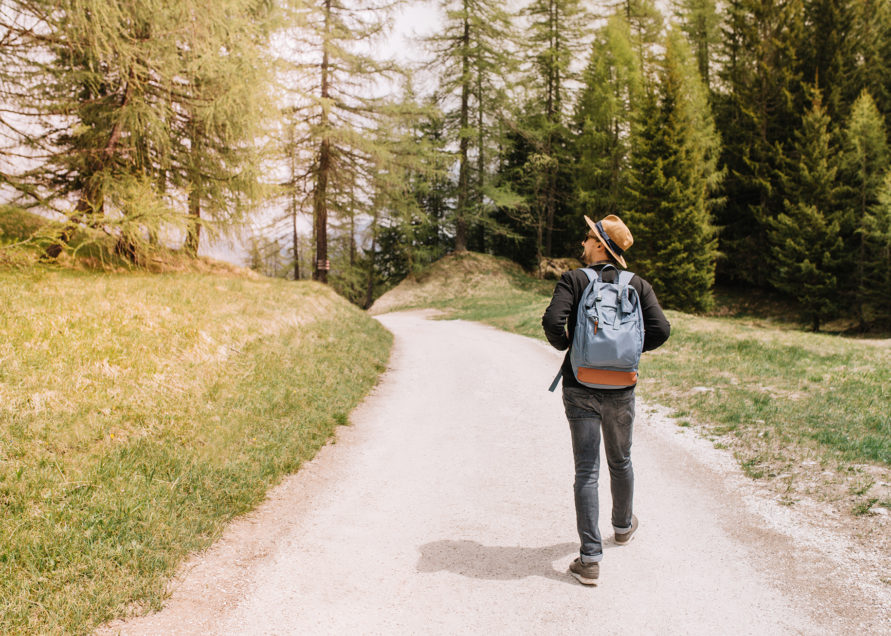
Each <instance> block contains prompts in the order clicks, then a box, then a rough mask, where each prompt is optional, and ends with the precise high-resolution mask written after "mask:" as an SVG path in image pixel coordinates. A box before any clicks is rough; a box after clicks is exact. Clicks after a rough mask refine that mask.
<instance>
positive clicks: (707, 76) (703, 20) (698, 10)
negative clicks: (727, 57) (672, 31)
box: [675, 0, 721, 91]
mask: <svg viewBox="0 0 891 636" xmlns="http://www.w3.org/2000/svg"><path fill="white" fill-rule="evenodd" d="M675 14H676V15H677V16H678V18H679V19H680V25H681V30H682V31H683V32H684V34H685V35H686V36H687V40H688V41H689V42H690V46H691V47H692V49H693V54H694V55H695V56H696V64H697V66H698V68H699V76H700V77H701V78H702V81H703V82H704V83H705V87H706V89H707V90H709V91H710V90H711V85H712V68H713V60H714V57H715V55H716V52H717V48H718V45H719V43H720V37H721V29H720V27H721V18H720V15H719V14H718V8H717V3H716V2H715V0H676V2H675Z"/></svg>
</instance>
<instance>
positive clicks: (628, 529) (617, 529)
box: [613, 524, 631, 534]
mask: <svg viewBox="0 0 891 636" xmlns="http://www.w3.org/2000/svg"><path fill="white" fill-rule="evenodd" d="M630 530H631V524H629V525H628V527H627V528H617V527H616V526H613V531H614V532H616V534H625V533H626V532H629V531H630Z"/></svg>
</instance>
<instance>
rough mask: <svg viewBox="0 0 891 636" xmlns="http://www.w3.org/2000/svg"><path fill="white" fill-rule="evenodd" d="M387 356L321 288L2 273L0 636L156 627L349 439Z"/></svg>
mask: <svg viewBox="0 0 891 636" xmlns="http://www.w3.org/2000/svg"><path fill="white" fill-rule="evenodd" d="M345 324H349V325H350V329H344V328H343V325H345ZM390 344H391V337H390V335H389V333H388V332H387V331H386V330H384V329H383V328H382V327H381V326H380V325H379V324H378V323H377V322H376V321H374V320H372V319H370V318H369V317H368V316H366V315H365V314H364V313H363V312H361V311H359V310H357V309H356V308H354V307H352V306H351V305H349V304H348V303H346V302H345V301H343V300H342V299H340V298H338V297H337V296H336V295H335V294H334V293H333V292H332V291H331V290H329V289H327V288H326V287H324V286H322V285H318V284H315V283H293V282H285V281H279V280H266V279H264V280H248V279H245V278H236V277H230V278H224V277H218V276H203V275H197V274H183V275H161V276H150V275H145V274H139V275H108V274H106V275H97V274H90V273H79V272H61V271H54V270H50V269H40V268H38V269H33V270H24V271H18V272H14V273H13V272H0V503H2V517H0V633H84V632H87V631H89V630H90V629H91V628H92V627H94V626H96V625H98V624H101V623H102V622H105V621H107V620H109V619H111V618H113V617H115V616H119V615H121V614H122V613H125V612H127V611H129V610H130V609H132V608H133V607H134V605H133V604H134V603H135V604H137V606H140V607H148V608H153V609H156V608H159V607H160V604H161V601H162V599H163V598H164V591H165V585H166V582H167V580H168V579H169V577H170V576H171V575H172V574H173V573H174V571H175V569H176V567H177V565H178V564H179V563H181V562H182V561H183V559H184V558H185V557H186V556H187V555H188V554H189V553H190V552H193V551H195V550H200V549H202V548H204V547H206V546H207V545H209V544H210V543H211V542H212V541H213V540H214V538H216V537H218V536H219V534H220V532H221V530H222V528H223V527H224V526H225V524H226V522H227V521H229V520H230V519H232V518H233V517H234V516H236V515H238V514H241V513H243V512H245V511H247V510H250V509H251V508H252V507H253V506H255V505H256V504H257V503H258V502H260V501H261V500H262V499H263V497H264V494H265V492H266V490H267V489H268V488H269V487H270V485H272V484H274V483H276V482H277V481H278V480H279V479H280V478H281V477H282V476H283V475H284V474H286V473H289V472H292V471H294V470H296V469H297V468H298V467H299V465H300V464H301V463H302V462H304V461H306V460H307V459H309V458H311V457H312V456H313V455H314V454H315V453H316V451H317V450H318V449H319V448H320V447H321V446H322V445H323V444H324V443H325V442H326V441H327V440H328V439H329V438H330V436H331V434H332V432H333V431H334V429H335V427H336V426H338V425H341V424H345V423H346V422H347V414H348V413H349V412H350V411H351V410H352V409H353V407H354V406H355V405H356V404H357V403H358V402H359V401H360V399H361V398H362V397H363V396H364V395H365V393H366V392H367V391H368V390H369V388H370V387H371V386H372V385H373V384H374V383H375V382H376V380H377V378H378V376H379V374H380V373H381V371H382V370H383V369H384V368H385V364H386V360H387V357H388V354H389V348H390ZM347 379H348V381H345V380H347Z"/></svg>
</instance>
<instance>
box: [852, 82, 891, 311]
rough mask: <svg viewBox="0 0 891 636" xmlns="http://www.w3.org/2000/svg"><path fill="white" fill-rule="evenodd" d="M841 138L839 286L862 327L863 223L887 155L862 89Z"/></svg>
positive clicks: (877, 116) (880, 126)
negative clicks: (842, 255) (841, 200)
mask: <svg viewBox="0 0 891 636" xmlns="http://www.w3.org/2000/svg"><path fill="white" fill-rule="evenodd" d="M844 141H845V147H844V155H843V162H842V166H841V177H842V178H841V181H842V183H844V184H845V185H846V188H845V190H844V195H845V196H844V200H843V202H842V204H841V205H842V210H841V213H840V223H841V233H842V238H843V240H844V242H845V250H844V253H845V258H844V260H843V262H842V264H841V265H842V277H841V280H840V286H841V288H842V290H843V291H844V292H845V294H846V297H847V298H848V301H849V302H850V305H851V306H853V307H856V308H857V314H858V318H859V321H860V327H861V328H865V327H866V322H867V316H866V312H865V308H864V304H865V297H866V296H867V295H868V292H869V289H868V288H867V287H868V286H867V284H866V278H865V277H866V272H865V268H866V267H867V264H868V263H869V261H870V255H868V254H867V249H868V242H867V238H866V237H867V230H866V223H867V219H868V217H869V216H870V211H871V210H872V209H873V208H874V207H875V206H876V205H877V203H878V193H879V189H880V188H881V185H882V180H883V177H884V173H885V170H886V169H887V166H888V163H889V158H891V156H889V151H888V140H887V136H886V133H885V125H884V119H883V118H882V115H881V113H879V111H878V109H877V108H876V105H875V102H874V101H873V99H872V97H871V96H870V94H869V93H868V92H867V91H865V90H864V91H863V92H862V93H861V94H860V97H858V98H857V101H856V102H855V103H854V106H853V108H852V109H851V115H850V117H849V120H848V125H847V128H846V130H845V139H844Z"/></svg>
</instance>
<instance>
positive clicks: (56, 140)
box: [30, 0, 264, 260]
mask: <svg viewBox="0 0 891 636" xmlns="http://www.w3.org/2000/svg"><path fill="white" fill-rule="evenodd" d="M30 9H31V10H32V12H33V13H34V14H35V15H36V16H37V17H38V19H39V27H38V33H39V38H38V40H39V42H40V43H41V45H42V46H43V49H42V51H43V55H44V56H45V60H46V61H45V62H44V63H43V69H42V71H43V72H42V74H41V76H40V78H39V80H35V83H34V93H33V99H34V101H35V103H38V104H39V108H40V110H41V114H42V115H43V116H44V121H45V122H47V127H48V128H49V129H50V130H51V131H52V134H51V136H50V137H49V138H48V139H47V143H46V147H47V148H48V150H49V152H48V158H47V161H46V162H45V163H44V164H43V165H42V166H41V171H42V172H41V176H42V178H43V179H44V180H45V182H46V183H48V184H50V186H52V188H53V194H54V199H55V203H57V204H59V205H60V206H64V203H65V202H66V201H67V200H69V198H72V199H73V201H76V203H75V204H74V206H73V208H69V209H67V210H64V211H65V213H66V216H67V217H68V220H67V223H66V224H65V226H64V229H63V230H62V231H61V234H60V236H59V237H58V239H57V240H56V241H55V242H53V243H52V244H50V245H49V246H48V247H47V249H46V255H47V256H48V257H51V258H52V257H55V256H58V254H59V253H60V252H61V251H62V249H64V246H65V244H66V243H67V242H68V241H69V240H70V238H71V236H72V234H73V232H74V231H75V230H76V229H78V228H79V227H84V226H85V227H91V228H98V229H102V230H104V231H106V232H108V233H110V234H112V235H113V236H115V237H116V238H117V247H116V249H117V250H118V251H119V252H120V253H121V254H122V255H123V256H125V257H127V258H129V259H130V260H139V258H140V251H141V246H142V245H144V244H145V243H146V240H150V241H151V240H158V239H157V237H158V235H159V234H160V233H161V232H163V231H165V230H167V229H169V228H170V227H182V226H184V225H185V223H184V220H185V215H184V214H183V210H182V209H181V208H180V203H179V200H180V195H181V194H182V192H183V191H184V190H191V191H194V190H199V189H203V190H204V191H206V192H213V193H221V192H228V193H229V194H230V195H231V196H230V197H228V198H229V201H228V203H231V201H232V200H233V199H236V198H239V197H240V196H241V194H242V193H243V192H244V190H245V188H247V187H248V184H247V183H246V181H245V180H244V179H243V178H242V177H244V175H245V174H247V173H250V172H251V170H252V168H253V164H252V161H253V156H252V155H250V153H246V154H243V155H239V154H237V150H240V147H243V146H247V145H249V144H251V143H252V142H253V139H252V138H251V136H250V134H247V132H246V131H250V130H253V129H254V128H253V127H252V126H250V125H248V124H247V123H246V122H247V121H248V118H249V116H250V114H251V113H253V112H254V111H252V110H251V109H248V108H245V104H246V103H247V102H248V101H250V100H253V101H254V102H258V103H262V102H263V99H262V98H257V97H256V93H258V92H261V91H262V90H263V88H264V87H263V84H262V82H257V81H256V79H257V74H256V69H257V68H258V67H262V63H261V61H260V60H261V57H260V56H259V55H257V54H256V53H255V52H254V54H253V55H247V52H248V51H247V49H245V48H243V47H237V46H233V43H234V42H236V40H237V39H238V38H241V37H242V33H243V32H244V31H250V32H251V34H252V35H250V36H248V37H249V38H251V40H252V41H253V42H254V43H255V44H256V43H257V36H256V35H255V29H256V26H255V24H256V22H257V19H258V17H259V16H260V14H261V13H262V12H263V10H264V9H263V4H262V3H261V2H260V1H259V0H253V1H251V0H226V1H225V2H220V3H215V4H214V5H213V6H212V7H206V6H204V5H203V4H202V3H198V2H190V1H188V0H186V1H183V2H179V3H176V4H171V3H167V2H162V1H160V0H140V1H138V2H130V3H121V2H116V1H114V0H83V1H79V0H62V1H60V2H55V1H49V0H47V1H43V0H35V1H34V2H32V3H30ZM186 51H188V52H189V53H188V54H184V52H186ZM199 58H200V65H196V64H189V63H188V60H196V59H199ZM233 65H234V66H233ZM233 70H239V71H240V72H239V73H233V74H232V75H229V73H230V72H231V71H233ZM221 75H229V76H228V78H227V79H226V81H222V80H221V79H217V80H216V81H212V78H213V77H215V76H216V77H217V78H220V76H221ZM236 93H238V94H240V95H242V96H250V97H244V98H243V99H241V100H236V101H239V103H238V106H236V107H231V106H230V107H228V108H224V107H223V105H224V104H225V103H226V102H227V100H229V99H231V97H232V96H233V95H234V94H236ZM184 121H189V122H191V124H192V125H191V126H190V125H184V123H183V122H184ZM199 125H200V130H199ZM202 142H203V143H202ZM184 147H185V148H187V150H186V151H184V150H183V148H184ZM184 156H188V157H189V159H188V161H184V160H183V157H184ZM199 158H200V163H201V164H202V165H203V167H204V170H203V172H201V173H200V175H199V174H195V173H194V172H193V174H192V176H193V178H192V179H191V181H190V182H189V183H186V182H185V181H184V179H182V178H181V175H182V174H183V172H185V171H186V169H185V168H184V167H183V166H184V165H186V164H192V165H195V164H196V162H199ZM199 176H200V178H201V181H197V180H196V179H197V177H199ZM239 179H241V180H239ZM212 181H216V183H212ZM247 181H252V180H251V179H247ZM209 198H211V199H212V198H213V197H209ZM216 207H217V209H223V208H224V207H225V208H227V209H228V207H229V206H228V205H223V204H220V205H219V206H216Z"/></svg>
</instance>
